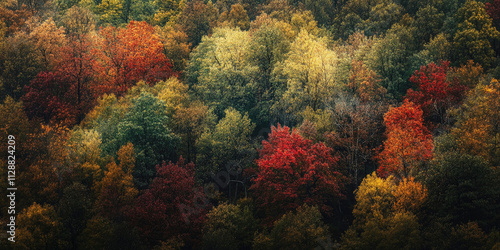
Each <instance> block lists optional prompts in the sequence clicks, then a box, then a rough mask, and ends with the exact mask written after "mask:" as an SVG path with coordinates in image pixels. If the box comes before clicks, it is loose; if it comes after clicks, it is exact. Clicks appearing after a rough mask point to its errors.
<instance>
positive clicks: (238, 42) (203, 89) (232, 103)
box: [187, 28, 258, 117]
mask: <svg viewBox="0 0 500 250" xmlns="http://www.w3.org/2000/svg"><path fill="white" fill-rule="evenodd" d="M250 52H251V51H250V35H249V33H248V32H247V31H240V30H239V29H234V28H221V29H217V30H216V31H215V32H214V34H213V35H212V36H211V37H210V38H208V37H207V38H204V39H203V42H202V43H201V44H200V46H199V47H198V48H197V49H196V50H194V52H193V54H192V57H191V62H190V66H189V67H188V69H187V74H188V76H189V79H190V80H191V83H192V84H193V85H194V90H195V92H196V94H197V95H198V96H199V97H200V98H201V99H203V100H204V101H205V103H206V104H207V105H208V106H209V107H211V108H214V112H215V114H216V115H217V116H219V117H221V116H222V114H223V111H224V110H225V109H227V108H229V107H234V108H235V109H237V110H238V111H240V112H244V111H247V112H248V111H249V110H250V109H251V107H253V105H254V103H255V102H254V93H255V79H256V76H257V72H258V68H257V67H256V66H255V65H253V62H251V61H250V55H251V53H250Z"/></svg>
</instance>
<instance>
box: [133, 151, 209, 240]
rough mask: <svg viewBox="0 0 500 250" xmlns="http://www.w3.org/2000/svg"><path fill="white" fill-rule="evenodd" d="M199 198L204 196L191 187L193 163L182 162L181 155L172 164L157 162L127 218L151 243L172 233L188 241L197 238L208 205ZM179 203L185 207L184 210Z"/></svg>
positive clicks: (166, 238) (166, 237)
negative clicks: (149, 182) (150, 177)
mask: <svg viewBox="0 0 500 250" xmlns="http://www.w3.org/2000/svg"><path fill="white" fill-rule="evenodd" d="M203 200H205V201H207V200H206V197H205V196H204V194H203V193H202V192H199V190H198V189H196V188H195V182H194V164H193V163H188V164H186V163H185V162H184V159H183V158H182V157H181V158H180V159H179V161H178V162H177V163H176V164H173V163H169V164H166V163H163V164H162V165H161V166H157V172H156V177H155V178H154V179H153V182H152V183H151V185H150V188H149V189H148V190H146V191H145V192H144V193H143V194H142V195H140V196H139V198H138V199H137V202H136V205H135V207H134V208H133V209H132V211H131V212H130V215H129V218H130V220H131V221H132V223H133V224H134V225H135V226H136V227H137V228H139V231H140V232H141V234H142V236H143V239H144V241H145V242H147V243H149V244H150V245H151V246H153V245H155V244H158V243H159V242H160V241H167V240H169V239H171V238H175V237H179V238H181V239H183V240H184V243H186V244H189V243H193V242H194V241H196V239H197V238H198V237H197V236H196V235H197V234H199V233H200V232H201V226H202V222H203V219H204V214H205V211H206V210H208V209H209V206H208V203H207V204H204V202H201V201H203ZM183 207H187V208H189V209H187V210H189V213H188V214H185V212H186V210H184V209H182V208H183ZM195 210H196V211H195ZM186 218H188V219H186ZM198 236H199V235H198Z"/></svg>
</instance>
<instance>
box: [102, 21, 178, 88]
mask: <svg viewBox="0 0 500 250" xmlns="http://www.w3.org/2000/svg"><path fill="white" fill-rule="evenodd" d="M99 33H100V35H101V37H102V40H101V41H100V43H99V45H100V49H99V50H98V51H96V52H95V53H96V54H97V55H98V58H99V59H98V65H99V72H98V73H99V76H100V77H102V78H103V80H104V84H101V85H100V87H101V88H102V90H103V91H105V92H113V93H116V94H123V93H125V91H126V90H127V89H128V88H130V87H132V86H133V85H134V84H135V83H137V82H138V81H140V80H143V81H145V82H147V83H149V84H153V83H155V82H158V81H161V80H166V79H167V78H168V77H170V76H173V75H175V73H174V72H173V71H172V69H171V68H172V65H171V63H170V60H169V59H168V58H167V57H166V56H165V54H163V44H162V42H161V39H160V37H159V36H158V35H156V34H155V30H154V28H153V26H151V25H149V24H147V23H146V22H136V21H131V22H130V23H129V24H128V25H127V27H126V28H116V27H113V26H109V27H106V28H102V29H101V30H100V32H99ZM98 48H99V47H98Z"/></svg>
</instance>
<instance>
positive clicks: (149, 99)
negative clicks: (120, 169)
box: [116, 92, 179, 188]
mask: <svg viewBox="0 0 500 250" xmlns="http://www.w3.org/2000/svg"><path fill="white" fill-rule="evenodd" d="M131 101H132V106H131V107H130V109H129V110H128V111H127V113H125V115H124V117H123V120H122V121H120V122H119V123H118V125H117V127H118V129H117V134H116V137H117V138H119V139H118V141H119V142H120V143H119V145H124V144H126V143H127V142H132V144H134V147H135V150H136V154H137V161H136V168H135V169H134V181H135V183H136V184H137V185H138V186H139V187H142V188H144V187H146V186H147V184H148V183H149V181H150V179H151V178H152V177H153V173H154V167H155V166H156V165H157V164H160V163H161V162H162V161H168V160H173V159H174V157H175V156H176V153H175V149H176V146H177V143H178V141H179V138H178V137H177V136H175V135H173V134H172V133H171V131H170V129H169V128H168V127H167V124H168V119H169V118H168V116H167V115H166V113H165V109H166V108H165V103H164V102H163V101H161V100H159V99H158V98H156V97H155V96H153V95H152V94H149V93H144V92H142V93H141V95H140V96H139V97H136V98H134V99H132V100H131Z"/></svg>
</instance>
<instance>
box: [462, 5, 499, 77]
mask: <svg viewBox="0 0 500 250" xmlns="http://www.w3.org/2000/svg"><path fill="white" fill-rule="evenodd" d="M456 21H457V22H458V27H457V31H456V33H455V35H454V36H453V44H454V52H455V53H454V54H455V57H456V58H455V60H456V62H457V64H465V63H466V62H467V60H471V59H472V60H474V62H477V63H479V64H481V66H483V68H485V69H489V68H490V67H492V64H493V62H494V60H495V52H494V51H493V48H492V44H493V43H494V42H495V41H498V39H499V38H500V33H499V32H498V31H497V29H496V28H495V27H494V26H493V21H492V19H491V17H490V16H489V15H488V13H487V12H486V10H485V9H484V4H483V3H481V2H477V1H474V0H467V2H466V3H465V4H464V5H463V6H462V7H461V8H460V9H459V10H458V12H457V14H456Z"/></svg>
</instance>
